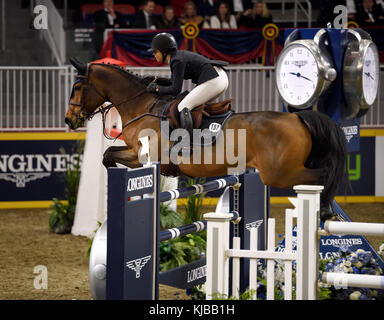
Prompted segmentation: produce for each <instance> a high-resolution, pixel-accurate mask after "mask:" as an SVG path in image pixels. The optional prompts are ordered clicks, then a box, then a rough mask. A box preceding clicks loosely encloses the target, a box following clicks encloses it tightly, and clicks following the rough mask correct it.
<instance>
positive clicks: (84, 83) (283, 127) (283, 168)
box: [65, 59, 347, 221]
mask: <svg viewBox="0 0 384 320" xmlns="http://www.w3.org/2000/svg"><path fill="white" fill-rule="evenodd" d="M71 63H72V64H73V65H74V67H75V68H76V69H77V70H78V76H77V80H76V81H75V83H74V85H73V88H72V94H71V98H70V101H69V109H68V111H67V113H66V116H65V122H66V124H67V125H68V126H69V127H70V128H71V129H73V130H75V129H77V128H79V127H81V126H83V125H84V123H85V120H87V119H90V118H92V116H93V115H94V114H95V113H98V112H103V109H100V108H99V107H100V106H101V105H103V103H104V102H106V101H109V102H111V103H112V105H113V106H114V107H115V108H116V109H117V111H118V112H119V114H120V116H121V120H122V123H123V124H126V123H127V124H128V125H127V126H125V128H124V129H123V132H122V136H123V139H124V141H125V144H126V146H124V147H116V146H114V147H110V148H109V149H107V150H106V151H105V153H104V159H103V164H104V165H105V166H106V167H114V166H116V163H120V164H123V165H125V166H127V167H130V168H137V167H140V166H142V164H141V163H140V161H139V158H138V152H139V149H140V148H141V144H140V142H139V138H140V134H141V132H142V131H143V130H144V129H152V130H154V131H155V132H156V133H157V134H158V137H160V138H159V139H158V140H157V141H156V140H153V141H154V142H152V144H153V143H155V145H151V149H150V150H153V149H157V150H156V151H157V152H158V153H157V154H158V155H160V156H159V159H158V161H160V163H161V172H162V174H165V175H186V176H190V177H212V176H221V175H227V174H228V168H230V167H231V166H232V167H233V166H234V165H233V163H230V162H229V161H227V159H225V161H223V162H220V163H219V162H217V161H216V160H215V159H216V156H215V152H224V154H225V150H213V155H212V160H213V161H212V163H210V164H204V165H202V164H200V163H198V164H195V163H193V161H192V160H191V161H190V163H188V162H187V163H184V162H181V163H179V164H178V168H177V169H178V172H175V171H172V170H171V171H170V170H169V169H170V166H171V164H163V162H165V161H163V160H165V159H164V158H165V157H167V156H169V152H168V154H165V155H164V153H162V152H161V150H160V144H161V143H160V142H161V139H163V138H164V137H163V136H162V134H161V131H160V119H159V118H160V116H159V114H156V112H155V109H156V108H154V105H157V106H158V105H160V109H159V108H157V109H156V110H161V109H162V107H164V106H165V105H166V100H165V98H163V97H158V96H157V95H156V94H153V93H148V92H146V86H147V85H148V82H147V81H146V80H145V78H143V77H140V76H138V75H135V74H133V73H132V72H130V71H127V70H124V69H121V68H119V67H115V66H112V65H105V64H83V63H81V62H79V61H78V60H74V59H71ZM104 111H105V109H104ZM227 129H232V130H233V132H234V136H236V135H239V129H245V132H246V143H245V146H246V149H245V151H246V155H245V161H246V168H256V169H257V170H258V171H259V175H260V178H261V180H262V182H263V183H264V184H265V185H268V186H273V187H277V188H288V189H290V188H292V187H293V186H294V185H300V184H307V185H323V186H324V190H323V192H322V193H321V210H320V217H321V220H322V221H324V220H325V219H329V218H331V217H332V216H333V205H332V201H333V198H334V196H335V194H336V192H337V188H338V185H339V183H340V182H341V180H342V179H343V177H345V174H346V171H345V169H346V166H345V164H346V157H347V147H346V139H345V135H344V133H343V131H342V130H341V129H340V128H339V127H338V126H337V125H336V124H335V123H334V121H333V120H332V119H330V118H329V117H328V116H327V115H325V114H322V113H319V112H314V111H302V112H298V113H287V112H264V111H262V112H246V113H234V114H233V115H232V116H231V117H230V118H229V119H228V120H227V121H226V123H225V125H224V126H223V128H222V134H221V135H220V136H219V138H218V141H217V144H218V142H219V140H220V139H224V140H225V139H226V137H227V133H226V132H227ZM151 141H152V139H151ZM236 141H237V140H236V139H235V140H234V146H233V147H234V152H235V153H237V152H239V150H240V149H239V146H238V145H237V142H236ZM223 145H225V144H223ZM240 151H241V150H240ZM168 160H169V159H168ZM166 163H169V162H166ZM172 165H173V166H175V164H172Z"/></svg>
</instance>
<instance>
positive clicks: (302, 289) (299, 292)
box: [293, 185, 323, 300]
mask: <svg viewBox="0 0 384 320" xmlns="http://www.w3.org/2000/svg"><path fill="white" fill-rule="evenodd" d="M293 188H294V190H295V191H296V192H297V207H296V210H297V215H298V216H297V261H296V266H297V268H296V300H316V299H317V275H318V252H319V251H318V247H319V241H318V237H317V230H318V226H319V212H320V193H321V190H323V187H322V186H307V185H298V186H294V187H293Z"/></svg>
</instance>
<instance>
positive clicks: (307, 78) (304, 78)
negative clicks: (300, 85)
mask: <svg viewBox="0 0 384 320" xmlns="http://www.w3.org/2000/svg"><path fill="white" fill-rule="evenodd" d="M301 77H302V78H304V79H305V80H308V81H311V82H313V81H312V80H311V79H309V78H307V77H304V76H301Z"/></svg>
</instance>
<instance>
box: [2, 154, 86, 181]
mask: <svg viewBox="0 0 384 320" xmlns="http://www.w3.org/2000/svg"><path fill="white" fill-rule="evenodd" d="M77 157H78V155H77V154H74V155H69V154H12V155H10V154H3V155H1V156H0V180H5V181H9V182H13V183H15V185H16V187H17V188H25V187H26V185H27V183H28V182H30V181H34V180H38V179H42V178H46V177H49V176H51V174H52V173H53V172H65V171H67V169H68V167H69V166H72V168H73V165H74V164H75V163H77V159H78V158H77ZM81 159H82V158H80V161H81Z"/></svg>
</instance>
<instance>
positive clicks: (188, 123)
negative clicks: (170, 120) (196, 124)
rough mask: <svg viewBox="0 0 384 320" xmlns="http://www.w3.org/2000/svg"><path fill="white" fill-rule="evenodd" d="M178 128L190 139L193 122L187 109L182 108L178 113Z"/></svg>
mask: <svg viewBox="0 0 384 320" xmlns="http://www.w3.org/2000/svg"><path fill="white" fill-rule="evenodd" d="M179 117H180V126H181V127H182V128H183V129H185V130H187V131H188V133H189V135H190V136H191V137H192V129H193V120H192V115H191V111H190V110H189V109H188V108H184V109H183V110H181V111H180V115H179Z"/></svg>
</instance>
